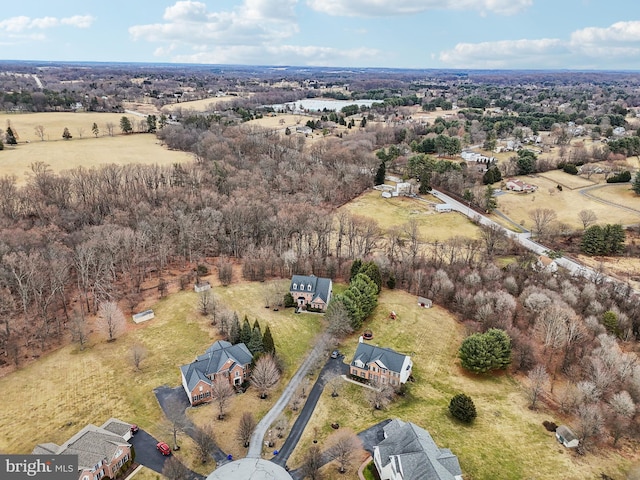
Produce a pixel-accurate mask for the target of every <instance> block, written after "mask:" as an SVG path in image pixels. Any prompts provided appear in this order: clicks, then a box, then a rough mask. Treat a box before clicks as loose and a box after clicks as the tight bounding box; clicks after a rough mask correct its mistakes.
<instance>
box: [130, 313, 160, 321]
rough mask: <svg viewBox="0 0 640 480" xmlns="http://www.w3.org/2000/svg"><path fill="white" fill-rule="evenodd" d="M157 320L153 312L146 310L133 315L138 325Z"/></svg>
mask: <svg viewBox="0 0 640 480" xmlns="http://www.w3.org/2000/svg"><path fill="white" fill-rule="evenodd" d="M152 318H155V314H154V313H153V310H145V311H144V312H140V313H136V314H135V315H133V321H134V322H136V323H140V322H146V321H147V320H151V319H152Z"/></svg>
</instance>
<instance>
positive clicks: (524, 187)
mask: <svg viewBox="0 0 640 480" xmlns="http://www.w3.org/2000/svg"><path fill="white" fill-rule="evenodd" d="M506 188H507V190H511V191H512V192H523V193H530V192H535V191H536V190H537V188H538V187H536V186H535V185H530V184H528V183H525V182H523V181H522V180H518V179H516V178H510V179H508V180H507V182H506Z"/></svg>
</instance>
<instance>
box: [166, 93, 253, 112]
mask: <svg viewBox="0 0 640 480" xmlns="http://www.w3.org/2000/svg"><path fill="white" fill-rule="evenodd" d="M239 98H242V97H237V96H235V95H225V96H224V97H211V98H203V99H202V100H191V101H187V102H180V103H170V104H167V105H163V106H162V108H161V109H160V110H161V111H162V113H170V112H174V111H176V110H178V109H182V110H193V111H195V112H208V111H211V110H212V109H213V108H214V107H215V105H216V103H227V102H230V101H232V100H238V99H239Z"/></svg>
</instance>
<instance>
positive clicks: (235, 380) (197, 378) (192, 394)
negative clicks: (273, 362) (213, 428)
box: [180, 340, 253, 406]
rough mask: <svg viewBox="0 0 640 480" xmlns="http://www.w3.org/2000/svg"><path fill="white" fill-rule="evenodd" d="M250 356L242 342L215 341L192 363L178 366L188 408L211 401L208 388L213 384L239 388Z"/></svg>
mask: <svg viewBox="0 0 640 480" xmlns="http://www.w3.org/2000/svg"><path fill="white" fill-rule="evenodd" d="M251 362H253V355H251V352H249V349H248V348H247V347H246V345H245V344H244V343H237V344H235V345H231V343H229V342H226V341H224V340H218V341H217V342H215V343H214V344H213V345H211V346H210V347H209V348H208V349H207V351H206V352H205V353H204V354H203V355H200V356H199V357H197V358H196V359H195V360H194V361H193V362H191V363H188V364H187V365H183V366H181V367H180V372H181V375H182V386H183V387H184V391H185V392H186V394H187V397H189V402H190V403H191V405H192V406H193V405H198V404H200V403H206V402H210V401H211V395H212V390H211V387H212V385H213V384H214V383H215V382H218V381H223V382H229V384H230V385H231V386H239V385H242V384H243V383H244V382H245V381H246V380H248V378H249V367H250V365H251Z"/></svg>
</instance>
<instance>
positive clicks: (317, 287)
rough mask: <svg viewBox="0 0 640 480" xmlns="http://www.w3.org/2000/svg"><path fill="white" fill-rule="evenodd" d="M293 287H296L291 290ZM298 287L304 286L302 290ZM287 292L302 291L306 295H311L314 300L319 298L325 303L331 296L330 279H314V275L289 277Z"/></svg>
mask: <svg viewBox="0 0 640 480" xmlns="http://www.w3.org/2000/svg"><path fill="white" fill-rule="evenodd" d="M294 285H295V286H296V288H293V286H294ZM300 285H304V288H300ZM309 285H311V290H309V288H308V287H309ZM289 291H290V292H301V291H304V292H306V293H311V294H312V295H313V299H314V300H315V299H316V297H320V299H321V300H322V301H323V302H324V303H327V302H328V300H329V295H330V294H331V279H330V278H322V277H316V276H315V275H294V276H293V277H291V284H290V285H289Z"/></svg>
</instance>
